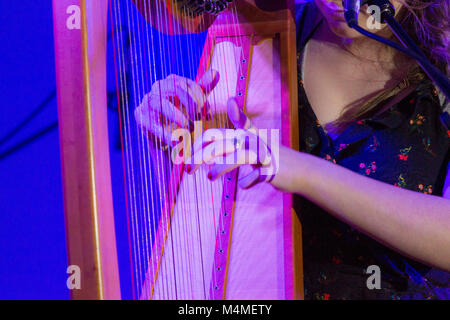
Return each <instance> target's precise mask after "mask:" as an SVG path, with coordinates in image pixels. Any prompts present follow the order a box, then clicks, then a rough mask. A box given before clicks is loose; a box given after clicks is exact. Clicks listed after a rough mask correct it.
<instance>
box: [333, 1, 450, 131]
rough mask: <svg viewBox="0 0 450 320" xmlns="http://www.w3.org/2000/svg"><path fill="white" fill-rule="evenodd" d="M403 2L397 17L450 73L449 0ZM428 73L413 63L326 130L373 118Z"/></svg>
mask: <svg viewBox="0 0 450 320" xmlns="http://www.w3.org/2000/svg"><path fill="white" fill-rule="evenodd" d="M398 1H399V2H401V3H402V4H403V6H402V8H401V9H400V10H399V12H398V13H397V15H396V19H397V20H398V21H399V22H400V24H401V25H402V27H403V28H404V29H405V30H406V32H408V34H409V35H410V36H411V38H412V39H413V40H414V41H415V42H416V43H417V44H418V46H419V48H420V49H421V50H422V52H423V53H424V54H425V55H426V56H427V58H428V59H430V61H431V62H432V63H433V64H434V65H435V66H437V67H438V68H439V69H440V70H441V71H442V72H444V73H446V74H448V73H449V61H450V48H449V42H450V28H449V20H450V13H449V9H450V5H449V1H448V0H398ZM425 77H426V75H425V74H424V73H423V71H422V70H421V69H420V68H419V66H418V65H417V64H413V65H412V67H411V68H410V70H409V72H408V75H407V76H406V77H405V78H404V79H403V80H402V81H400V82H399V83H398V84H397V85H395V86H394V87H391V88H388V89H386V90H383V91H382V92H381V93H379V94H377V95H375V96H373V97H371V98H370V99H368V100H367V98H366V99H361V100H360V101H356V102H354V103H352V104H351V105H349V106H347V107H346V108H345V109H344V110H343V112H342V113H341V115H340V117H339V118H338V119H337V120H336V121H334V122H331V123H329V124H327V125H326V128H327V130H330V131H333V132H338V133H339V132H342V131H343V130H344V129H345V128H346V127H347V126H348V125H349V124H351V123H353V122H355V121H358V120H362V119H364V118H367V117H370V116H372V115H374V114H376V113H378V112H380V111H383V106H385V105H386V103H387V102H389V101H390V100H391V99H393V98H394V97H395V96H396V95H397V94H399V93H401V92H402V91H403V90H405V89H407V88H409V87H411V86H414V85H417V84H418V83H420V82H421V81H422V80H423V79H424V78H425Z"/></svg>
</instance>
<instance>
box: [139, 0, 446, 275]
mask: <svg viewBox="0 0 450 320" xmlns="http://www.w3.org/2000/svg"><path fill="white" fill-rule="evenodd" d="M316 4H317V6H318V8H319V9H320V11H321V12H322V14H323V16H324V17H325V20H326V21H325V22H326V23H322V26H321V28H320V29H319V30H318V32H317V33H316V34H315V36H314V37H313V38H312V39H311V41H310V44H309V45H308V47H307V50H308V51H307V53H306V61H307V63H305V69H304V85H305V91H306V94H307V96H308V99H309V100H310V102H311V106H312V108H313V111H314V112H315V114H316V116H317V118H318V120H319V122H320V123H321V124H326V123H328V122H330V121H333V120H335V119H336V118H337V117H338V116H339V114H340V112H341V111H342V110H343V109H344V108H345V106H347V105H348V104H350V103H352V102H354V101H357V100H358V99H361V98H367V97H370V96H372V95H373V94H376V93H378V92H379V91H380V90H382V89H384V88H386V87H388V86H390V85H391V84H392V83H395V82H396V81H398V79H401V78H402V77H403V76H404V75H405V74H406V70H407V69H408V67H409V65H410V64H411V61H409V60H408V59H406V58H405V57H402V56H401V55H399V53H397V52H395V51H393V50H390V49H389V48H387V47H384V45H381V44H378V43H376V42H374V41H372V40H371V39H367V38H365V37H363V36H360V35H359V34H358V33H356V32H355V31H354V30H352V29H350V28H348V27H347V25H346V24H345V21H344V20H343V16H340V15H339V13H338V14H336V12H335V11H339V6H340V1H335V2H334V4H330V3H329V2H328V1H326V0H316ZM394 5H395V6H396V8H397V11H398V8H400V4H399V3H398V2H396V1H394ZM364 19H367V16H366V15H364V14H362V15H360V20H359V24H360V25H364V24H365V20H364ZM379 33H380V34H382V35H383V36H388V35H389V34H388V33H389V30H386V29H382V30H380V31H379ZM323 61H326V63H323ZM394 61H395V63H394ZM330 65H333V66H334V67H333V68H329V66H330ZM331 69H332V70H331ZM313 70H314V72H313ZM316 75H320V77H317V76H316ZM217 77H218V75H217V74H216V73H214V71H210V74H209V75H208V76H207V79H206V80H205V81H204V84H197V86H198V88H202V87H205V83H206V87H208V90H212V89H211V88H213V85H215V83H217V82H216V79H217ZM174 79H177V80H176V81H180V82H182V80H180V79H181V78H180V79H178V78H172V79H170V80H167V79H166V80H163V81H162V82H161V83H160V85H161V87H168V86H169V82H173V81H174ZM344 83H345V84H346V85H345V86H344V85H343V84H344ZM349 84H350V85H349ZM192 86H195V85H192ZM196 88H197V87H196ZM198 88H197V89H198ZM323 88H327V90H323ZM197 89H195V90H194V89H192V88H191V89H186V87H183V86H179V90H185V91H186V92H187V93H188V95H190V96H191V98H192V99H193V100H194V101H197V103H195V104H194V106H195V110H194V111H191V112H194V113H195V112H198V110H200V109H202V108H203V107H204V103H202V102H201V101H205V99H204V96H203V95H204V94H205V93H202V94H199V93H198V92H199V91H198V90H197ZM194 91H195V92H194ZM152 92H153V90H152ZM196 92H197V93H196ZM203 92H206V91H205V90H203ZM153 94H159V95H160V97H161V96H162V97H163V98H164V97H166V96H167V95H170V94H165V93H164V90H160V91H159V93H156V91H154V92H153ZM160 107H161V106H160V105H159V104H154V105H152V104H149V103H145V101H144V102H143V103H142V104H141V106H140V107H139V108H138V110H141V111H139V112H144V111H145V112H150V113H151V112H156V111H152V110H158V108H160ZM172 107H173V106H172ZM235 108H237V106H236V105H235V104H233V103H229V110H228V112H229V116H230V119H231V120H232V122H233V123H234V124H235V126H236V127H237V128H243V129H246V128H248V127H250V126H251V125H250V124H249V122H248V119H246V118H244V119H243V118H242V117H246V116H245V115H244V114H242V113H240V114H239V113H238V111H236V109H235ZM139 112H138V111H137V114H138V113H139ZM136 119H137V121H138V123H140V124H141V125H142V126H143V127H144V128H146V129H148V130H150V129H151V128H150V127H147V126H146V125H145V124H143V121H140V118H139V117H138V116H137V117H136ZM175 120H176V119H175ZM175 120H174V121H175ZM185 121H187V120H185V119H183V120H180V119H178V121H176V122H177V123H179V124H180V125H183V123H184V122H185ZM243 123H245V126H243V125H241V124H243ZM332 138H333V136H332ZM216 143H218V142H216ZM204 147H205V145H203V144H197V145H196V146H194V153H195V152H202V150H203V148H204ZM239 151H240V150H229V149H227V151H226V152H224V153H222V154H216V155H215V156H216V157H217V158H220V157H225V156H229V155H230V154H232V153H233V152H239ZM277 161H278V163H276V164H274V163H273V162H272V163H270V164H269V165H275V166H276V167H277V169H278V170H277V173H276V175H275V176H274V177H271V179H267V178H266V177H259V178H258V177H254V178H251V181H249V180H248V179H247V180H246V181H244V183H243V184H241V187H244V188H248V187H251V186H252V185H254V184H255V183H259V182H262V181H268V180H270V183H271V184H272V185H273V186H274V187H275V188H277V189H279V190H281V191H284V192H290V193H296V194H299V195H301V196H303V197H305V198H307V199H309V200H310V201H312V202H314V203H316V204H317V205H319V206H321V207H322V208H324V209H325V210H326V211H327V212H329V213H330V214H332V215H333V216H335V217H337V218H339V219H340V220H342V221H344V222H346V223H348V224H350V225H352V226H353V227H355V228H357V229H359V230H360V231H362V232H364V233H366V234H368V235H369V236H371V237H372V238H374V239H375V240H377V241H379V242H381V243H383V244H384V245H386V246H389V247H391V248H393V249H394V250H397V251H398V252H400V253H402V254H403V255H405V256H408V257H411V258H413V259H415V260H417V261H420V262H422V263H425V264H428V265H430V266H433V267H437V268H439V269H442V270H445V271H449V272H450V232H449V230H450V174H449V173H448V174H447V179H446V183H445V187H444V195H443V197H437V196H433V195H426V194H422V193H418V192H413V191H409V190H405V189H401V188H398V187H394V186H392V185H390V184H386V183H383V182H380V181H377V180H374V179H370V178H368V177H365V176H362V175H360V174H357V173H355V172H352V171H350V170H348V169H346V168H343V167H340V166H338V165H334V164H332V163H330V162H329V161H326V160H324V159H321V158H318V157H315V156H313V155H309V154H305V153H302V152H298V151H295V150H292V149H290V148H287V147H283V146H280V154H279V159H278V160H277ZM208 162H209V163H214V159H208ZM266 165H267V164H266ZM260 166H261V165H260ZM197 167H198V166H197ZM197 167H195V168H190V167H189V166H187V170H188V171H189V172H191V173H192V172H194V171H195V170H196V168H197ZM236 167H238V165H233V166H223V165H217V164H216V165H214V164H213V165H212V167H211V171H210V173H209V177H210V178H211V179H217V178H218V177H220V176H221V175H223V174H224V173H225V172H227V171H229V170H231V169H234V168H236ZM253 168H254V172H258V171H257V170H258V165H253ZM449 172H450V170H449ZM255 176H256V175H255ZM424 213H425V214H424Z"/></svg>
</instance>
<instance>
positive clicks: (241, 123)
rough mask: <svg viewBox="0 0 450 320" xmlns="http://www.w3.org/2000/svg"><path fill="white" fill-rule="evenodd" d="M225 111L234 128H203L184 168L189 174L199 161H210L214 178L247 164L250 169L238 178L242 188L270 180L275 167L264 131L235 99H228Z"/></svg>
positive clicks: (210, 173)
mask: <svg viewBox="0 0 450 320" xmlns="http://www.w3.org/2000/svg"><path fill="white" fill-rule="evenodd" d="M227 111H228V117H229V118H230V120H231V122H232V123H233V125H234V127H235V128H236V129H208V130H206V131H205V132H204V133H203V135H202V136H201V137H200V138H199V139H198V140H197V141H196V142H195V143H194V145H193V148H192V150H193V154H192V157H191V162H190V163H191V164H192V165H191V164H189V165H187V166H186V167H185V168H186V171H187V172H188V173H191V174H192V173H194V172H195V171H196V170H197V169H198V168H199V167H200V165H202V164H204V163H205V164H209V165H210V168H209V169H210V170H209V172H208V178H209V179H210V180H213V181H214V180H216V179H218V178H219V177H221V176H222V175H224V174H225V173H227V172H230V171H231V170H233V169H236V168H238V167H240V166H242V165H250V166H251V169H252V170H251V172H250V173H249V174H247V175H245V176H244V177H242V178H240V179H239V181H238V184H239V186H240V187H241V188H244V189H247V188H250V187H252V186H254V185H255V184H257V183H259V182H264V181H271V180H272V179H273V178H274V176H275V174H276V171H277V167H276V161H275V157H274V154H273V152H272V150H271V148H269V146H268V145H267V134H266V135H265V136H264V135H262V134H261V132H260V131H258V130H257V129H256V128H255V127H254V126H253V125H252V123H251V121H250V119H249V118H248V117H247V116H246V115H245V114H244V112H242V111H241V110H240V108H239V107H238V105H237V103H236V100H234V99H230V100H229V101H228V105H227ZM278 142H279V141H276V142H275V143H276V144H278ZM272 144H274V142H273V141H272ZM277 147H278V146H277Z"/></svg>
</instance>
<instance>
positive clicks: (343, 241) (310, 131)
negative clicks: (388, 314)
mask: <svg viewBox="0 0 450 320" xmlns="http://www.w3.org/2000/svg"><path fill="white" fill-rule="evenodd" d="M307 6H309V8H308V7H306V8H305V5H302V7H297V28H298V30H297V31H298V37H299V39H300V40H299V55H298V56H299V64H298V70H299V128H300V150H301V151H303V152H307V153H310V154H313V155H316V156H318V157H321V158H323V159H326V160H328V161H331V162H332V163H335V164H336V165H340V166H342V167H345V168H347V169H349V170H352V171H354V172H357V173H359V174H361V175H365V176H368V177H370V178H373V179H376V180H379V181H383V182H385V183H389V184H391V185H393V186H396V187H398V188H405V189H409V190H413V191H416V192H421V193H426V194H433V195H437V196H442V192H443V186H444V181H445V177H446V173H447V167H448V164H449V158H450V152H449V146H450V136H449V133H448V132H446V131H445V129H444V127H443V125H442V124H441V122H440V118H439V116H440V113H441V106H440V102H439V99H438V96H437V92H436V90H435V88H434V86H433V85H432V83H431V82H430V81H429V80H427V79H426V80H424V81H422V83H421V84H420V85H419V86H418V87H417V88H416V89H415V90H414V91H413V92H412V93H411V94H409V95H408V96H407V97H406V98H404V99H403V100H402V101H400V102H399V103H397V104H395V105H393V106H392V107H391V108H390V109H389V110H387V111H385V112H383V113H381V114H380V115H378V116H373V117H371V118H367V119H363V120H361V121H358V122H355V123H353V124H351V125H350V126H348V127H347V128H346V129H345V130H344V131H343V132H342V133H341V134H340V135H339V136H338V137H337V138H335V139H334V140H333V139H331V137H330V136H329V135H327V133H326V132H325V130H324V129H323V128H322V127H321V125H320V124H319V122H318V120H317V118H316V116H315V114H314V112H313V110H312V108H311V105H310V104H309V102H308V99H307V97H306V94H305V91H304V89H303V85H302V80H301V63H300V58H301V54H300V52H301V51H302V48H303V47H304V45H305V44H306V42H307V40H308V39H309V37H310V35H311V34H312V32H313V26H312V21H315V20H314V19H313V18H312V16H313V14H314V13H315V14H318V13H317V9H316V8H315V7H314V6H313V4H312V3H308V5H307ZM307 13H308V14H307ZM305 34H306V35H305ZM308 35H309V37H308ZM295 202H296V207H297V212H298V214H299V217H300V219H301V222H302V228H303V268H304V282H305V283H304V284H305V298H306V299H321V300H328V299H450V274H448V273H445V272H442V271H439V270H435V269H432V268H430V267H428V266H425V265H423V264H421V263H419V262H416V261H414V260H411V259H408V258H406V257H404V256H402V255H401V254H399V253H397V252H395V251H393V250H391V249H389V248H388V247H386V246H383V245H382V244H380V243H378V242H377V241H375V240H373V239H372V238H370V237H368V236H366V235H365V234H363V233H361V232H359V231H358V230H356V229H354V228H352V227H351V226H349V225H347V224H346V223H344V222H341V221H340V220H338V219H336V218H334V217H333V216H332V215H330V214H329V213H327V212H326V211H324V210H323V209H321V208H319V207H318V206H316V205H315V204H313V203H312V202H310V201H308V200H306V199H304V198H302V197H300V196H296V198H295ZM423 214H424V215H426V214H427V212H423ZM448 214H450V212H449V213H448ZM449 232H450V230H449ZM411 236H414V235H411ZM449 245H450V244H449ZM373 265H375V266H377V267H379V270H380V273H381V277H380V280H381V283H380V289H377V288H372V289H369V287H370V286H368V284H367V281H368V278H369V277H370V275H371V274H369V273H367V271H368V268H369V266H373Z"/></svg>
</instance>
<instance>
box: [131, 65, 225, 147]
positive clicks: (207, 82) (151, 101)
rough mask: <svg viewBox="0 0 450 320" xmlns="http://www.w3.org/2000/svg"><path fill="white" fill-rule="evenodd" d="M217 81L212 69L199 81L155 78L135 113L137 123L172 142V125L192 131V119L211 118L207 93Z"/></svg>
mask: <svg viewBox="0 0 450 320" xmlns="http://www.w3.org/2000/svg"><path fill="white" fill-rule="evenodd" d="M218 82H219V73H218V72H217V71H215V70H213V69H209V70H208V71H206V72H205V74H204V75H203V77H202V79H201V80H200V81H199V82H198V83H197V82H195V81H192V80H190V79H187V78H184V77H181V76H178V75H175V74H171V75H169V76H168V77H167V78H165V79H163V80H159V81H156V82H155V83H154V84H153V86H152V89H151V91H150V92H149V93H147V94H146V95H145V96H144V98H143V99H142V102H141V104H140V105H139V106H138V107H137V108H136V110H135V112H134V116H135V119H136V122H137V123H138V125H139V126H140V127H141V128H143V129H145V130H147V131H148V132H149V133H151V134H152V135H153V136H155V137H157V138H158V139H160V140H161V141H162V142H163V143H165V144H166V145H171V132H170V130H169V127H170V128H172V129H176V128H177V127H178V128H185V129H188V130H190V131H192V127H193V121H195V120H200V119H209V117H210V116H211V110H210V107H209V105H208V102H207V96H208V94H209V93H210V92H211V91H212V90H213V89H214V87H215V86H216V85H217V83H218ZM174 125H175V126H174Z"/></svg>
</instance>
